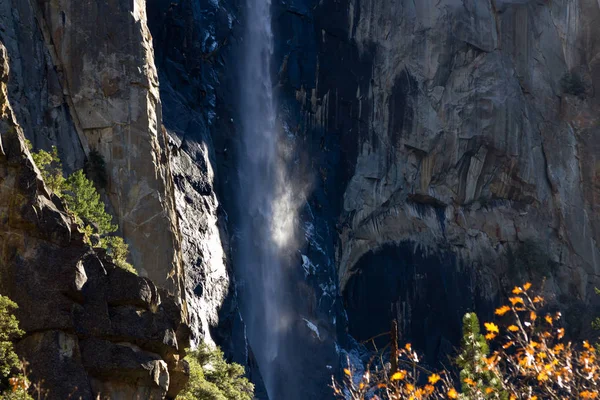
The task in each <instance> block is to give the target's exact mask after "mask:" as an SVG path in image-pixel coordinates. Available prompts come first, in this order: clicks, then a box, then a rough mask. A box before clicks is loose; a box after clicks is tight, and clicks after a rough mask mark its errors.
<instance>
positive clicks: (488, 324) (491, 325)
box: [483, 322, 500, 333]
mask: <svg viewBox="0 0 600 400" xmlns="http://www.w3.org/2000/svg"><path fill="white" fill-rule="evenodd" d="M483 325H484V326H485V329H486V330H487V331H488V332H490V333H492V332H495V333H500V329H499V328H498V325H496V324H494V323H493V322H485V323H484V324H483Z"/></svg>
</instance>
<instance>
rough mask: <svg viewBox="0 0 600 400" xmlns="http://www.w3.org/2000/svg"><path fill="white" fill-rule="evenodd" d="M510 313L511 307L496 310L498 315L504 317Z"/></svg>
mask: <svg viewBox="0 0 600 400" xmlns="http://www.w3.org/2000/svg"><path fill="white" fill-rule="evenodd" d="M509 311H510V307H509V306H502V307H500V308H497V309H496V315H504V314H506V313H507V312H509Z"/></svg>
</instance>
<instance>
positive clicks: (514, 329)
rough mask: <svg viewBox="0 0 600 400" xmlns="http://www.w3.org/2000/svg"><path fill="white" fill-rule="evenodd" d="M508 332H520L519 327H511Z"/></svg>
mask: <svg viewBox="0 0 600 400" xmlns="http://www.w3.org/2000/svg"><path fill="white" fill-rule="evenodd" d="M508 330H509V331H511V332H517V331H518V330H519V327H518V326H516V325H509V327H508Z"/></svg>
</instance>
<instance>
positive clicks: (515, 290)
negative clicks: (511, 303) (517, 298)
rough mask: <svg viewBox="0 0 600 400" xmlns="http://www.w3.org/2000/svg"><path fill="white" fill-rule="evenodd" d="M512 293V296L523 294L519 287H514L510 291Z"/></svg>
mask: <svg viewBox="0 0 600 400" xmlns="http://www.w3.org/2000/svg"><path fill="white" fill-rule="evenodd" d="M512 292H513V293H514V294H521V293H523V289H521V288H520V287H518V286H515V288H514V289H513V290H512Z"/></svg>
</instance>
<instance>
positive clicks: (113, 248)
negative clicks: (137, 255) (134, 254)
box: [100, 236, 137, 274]
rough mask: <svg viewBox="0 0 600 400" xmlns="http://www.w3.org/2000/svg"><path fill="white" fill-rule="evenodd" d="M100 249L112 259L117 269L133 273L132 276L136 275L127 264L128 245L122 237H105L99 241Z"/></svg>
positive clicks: (133, 269)
mask: <svg viewBox="0 0 600 400" xmlns="http://www.w3.org/2000/svg"><path fill="white" fill-rule="evenodd" d="M100 247H102V248H103V249H106V253H107V254H108V255H109V256H111V257H112V259H113V261H114V263H115V264H116V265H117V266H118V267H121V268H123V269H124V270H127V271H129V272H133V273H134V274H136V273H137V272H136V270H135V268H133V265H131V264H129V263H128V262H127V255H128V254H129V245H127V243H125V241H124V240H123V238H122V237H120V236H105V237H103V238H101V239H100Z"/></svg>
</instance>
